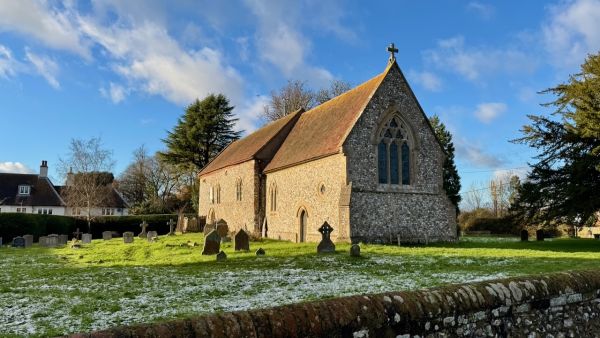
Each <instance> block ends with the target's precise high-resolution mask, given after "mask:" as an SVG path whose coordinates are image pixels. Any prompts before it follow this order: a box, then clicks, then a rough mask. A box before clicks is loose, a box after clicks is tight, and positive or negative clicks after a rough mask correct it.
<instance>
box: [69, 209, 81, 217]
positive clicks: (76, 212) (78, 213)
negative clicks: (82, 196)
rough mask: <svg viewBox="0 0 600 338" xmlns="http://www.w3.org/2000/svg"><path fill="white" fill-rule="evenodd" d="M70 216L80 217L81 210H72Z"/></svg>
mask: <svg viewBox="0 0 600 338" xmlns="http://www.w3.org/2000/svg"><path fill="white" fill-rule="evenodd" d="M71 214H73V215H74V216H80V215H81V209H80V208H73V210H71Z"/></svg>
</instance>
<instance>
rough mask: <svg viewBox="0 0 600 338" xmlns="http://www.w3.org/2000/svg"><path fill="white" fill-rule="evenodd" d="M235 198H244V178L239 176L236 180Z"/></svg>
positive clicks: (238, 199) (237, 199) (239, 199)
mask: <svg viewBox="0 0 600 338" xmlns="http://www.w3.org/2000/svg"><path fill="white" fill-rule="evenodd" d="M235 199H236V201H241V200H242V179H241V178H238V180H237V181H236V182H235Z"/></svg>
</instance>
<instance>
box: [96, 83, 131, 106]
mask: <svg viewBox="0 0 600 338" xmlns="http://www.w3.org/2000/svg"><path fill="white" fill-rule="evenodd" d="M100 94H102V96H104V97H106V98H108V99H110V100H111V101H112V102H113V103H115V104H117V103H119V102H121V101H123V100H125V97H126V96H127V94H128V90H127V89H126V88H125V87H123V86H121V85H120V84H116V83H113V82H111V83H110V84H109V86H108V89H107V88H100Z"/></svg>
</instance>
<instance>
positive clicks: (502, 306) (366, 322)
mask: <svg viewBox="0 0 600 338" xmlns="http://www.w3.org/2000/svg"><path fill="white" fill-rule="evenodd" d="M599 314H600V270H599V271H576V272H565V273H556V274H552V275H540V276H530V277H519V278H509V279H502V280H495V281H486V282H479V283H470V284H465V285H450V286H444V287H440V288H435V289H429V290H420V291H407V292H390V293H383V294H376V295H365V296H352V297H344V298H337V299H330V300H325V301H317V302H310V303H302V304H292V305H287V306H280V307H275V308H271V309H263V310H252V311H241V312H231V313H221V314H213V315H207V316H199V317H194V318H189V319H183V320H176V321H171V322H164V323H155V324H143V325H133V326H125V327H117V328H112V329H108V330H104V331H97V332H93V333H84V334H76V335H73V336H72V337H94V338H99V337H447V336H451V337H455V336H459V337H462V336H467V337H507V336H510V337H564V336H567V337H578V338H581V337H599V336H600V317H599Z"/></svg>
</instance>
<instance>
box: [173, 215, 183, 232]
mask: <svg viewBox="0 0 600 338" xmlns="http://www.w3.org/2000/svg"><path fill="white" fill-rule="evenodd" d="M175 231H177V232H181V233H182V234H183V233H185V231H183V215H182V214H179V215H178V216H177V229H176V230H175Z"/></svg>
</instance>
